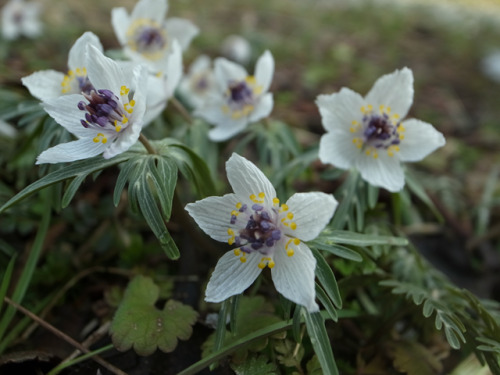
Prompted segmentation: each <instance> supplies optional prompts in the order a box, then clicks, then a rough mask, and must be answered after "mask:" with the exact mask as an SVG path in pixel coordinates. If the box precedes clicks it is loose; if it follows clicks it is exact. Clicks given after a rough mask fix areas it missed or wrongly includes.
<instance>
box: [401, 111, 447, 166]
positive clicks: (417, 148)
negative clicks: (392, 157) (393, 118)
mask: <svg viewBox="0 0 500 375" xmlns="http://www.w3.org/2000/svg"><path fill="white" fill-rule="evenodd" d="M402 125H403V127H404V128H405V131H404V132H403V133H402V134H404V139H403V140H401V143H400V145H399V149H400V152H398V153H397V154H398V156H399V159H401V160H402V161H420V160H422V159H423V158H425V157H426V156H427V155H429V154H430V153H431V152H433V151H434V150H436V149H438V148H439V147H441V146H444V144H445V143H446V141H445V139H444V136H443V134H442V133H440V132H438V131H437V130H436V129H435V128H434V127H433V126H432V125H431V124H428V123H426V122H423V121H420V120H416V119H410V120H406V121H404V122H403V123H402Z"/></svg>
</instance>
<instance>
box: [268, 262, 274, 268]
mask: <svg viewBox="0 0 500 375" xmlns="http://www.w3.org/2000/svg"><path fill="white" fill-rule="evenodd" d="M267 266H268V267H269V268H274V266H275V264H274V262H273V261H272V260H271V261H270V262H269V263H267Z"/></svg>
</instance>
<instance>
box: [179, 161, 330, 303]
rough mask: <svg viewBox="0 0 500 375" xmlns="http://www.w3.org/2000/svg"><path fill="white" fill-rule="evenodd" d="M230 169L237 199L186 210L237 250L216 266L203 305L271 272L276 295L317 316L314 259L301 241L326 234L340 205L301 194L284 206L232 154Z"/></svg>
mask: <svg viewBox="0 0 500 375" xmlns="http://www.w3.org/2000/svg"><path fill="white" fill-rule="evenodd" d="M226 169H227V177H228V179H229V183H230V184H231V186H232V188H233V191H234V194H227V195H224V196H222V197H209V198H206V199H203V200H201V201H197V202H195V203H190V204H188V205H187V206H186V210H187V211H188V212H189V214H190V215H191V216H192V217H193V218H194V220H195V221H196V223H197V224H198V225H199V226H200V227H201V228H202V229H203V230H204V231H205V232H206V233H207V234H208V235H209V236H210V237H212V238H213V239H215V240H217V241H222V242H228V243H229V244H230V245H233V244H234V245H236V246H237V248H236V249H234V250H232V251H229V252H228V253H226V254H225V255H224V256H223V257H222V258H221V259H220V260H219V262H218V263H217V266H216V267H215V271H214V273H213V274H212V277H211V279H210V281H209V283H208V286H207V290H206V297H205V300H206V301H208V302H221V301H223V300H225V299H227V298H229V297H231V296H233V295H236V294H240V293H242V292H243V291H244V290H245V289H247V288H248V287H249V286H250V285H251V284H252V283H253V282H254V280H255V279H256V278H257V276H259V274H260V273H261V271H262V269H263V268H265V267H266V266H267V267H269V268H270V269H271V275H272V278H273V281H274V285H275V286H276V289H277V290H278V292H280V293H281V294H282V295H283V296H284V297H286V298H288V299H289V300H290V301H293V302H295V303H298V304H300V305H302V306H305V307H306V308H307V310H308V311H311V312H313V311H318V305H317V304H316V302H315V286H314V278H315V268H316V259H315V258H314V256H313V255H312V252H311V250H310V249H309V247H308V246H307V245H306V244H305V243H304V242H303V241H311V240H313V239H314V238H316V236H317V235H318V234H319V233H320V232H321V231H322V230H323V228H324V227H325V226H326V225H327V224H328V222H329V221H330V219H331V218H332V216H333V213H334V211H335V209H336V207H337V201H336V200H335V198H334V197H333V196H332V195H329V194H324V193H297V194H294V195H293V196H292V197H291V198H290V199H288V201H287V202H286V203H285V204H282V205H280V202H279V199H278V198H277V197H276V191H275V190H274V187H273V185H272V184H271V183H270V182H269V180H268V179H267V178H266V176H265V175H264V174H263V173H262V172H261V171H260V170H259V169H258V168H257V167H256V166H255V165H254V164H252V163H251V162H249V161H248V160H247V159H245V158H243V157H241V156H239V155H237V154H233V155H232V156H231V158H230V159H229V161H228V162H227V163H226Z"/></svg>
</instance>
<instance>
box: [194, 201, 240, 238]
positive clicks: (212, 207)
mask: <svg viewBox="0 0 500 375" xmlns="http://www.w3.org/2000/svg"><path fill="white" fill-rule="evenodd" d="M238 202H239V200H238V198H237V197H236V195H235V194H226V195H224V196H222V197H208V198H205V199H202V200H201V201H196V202H195V203H189V204H188V205H187V206H186V211H187V212H189V215H191V217H192V218H193V219H194V221H196V224H198V225H199V226H200V228H201V229H203V231H204V232H205V233H206V234H208V235H209V236H210V237H212V238H213V239H214V240H217V241H221V242H227V240H228V239H229V238H230V237H231V236H230V235H228V234H227V230H228V228H235V226H234V225H232V224H231V211H233V210H236V204H237V203H238Z"/></svg>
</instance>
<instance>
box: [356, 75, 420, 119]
mask: <svg viewBox="0 0 500 375" xmlns="http://www.w3.org/2000/svg"><path fill="white" fill-rule="evenodd" d="M365 100H366V103H367V104H371V105H373V109H374V111H378V110H379V107H380V106H381V105H383V106H386V107H390V108H391V114H397V115H399V118H401V119H403V118H405V117H406V115H407V114H408V111H409V110H410V107H411V104H412V103H413V73H412V71H411V70H410V69H408V68H403V69H401V70H396V71H395V72H394V73H391V74H386V75H384V76H382V77H380V78H379V79H378V80H377V82H375V84H374V85H373V87H372V89H371V90H370V92H369V93H368V95H366V97H365Z"/></svg>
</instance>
